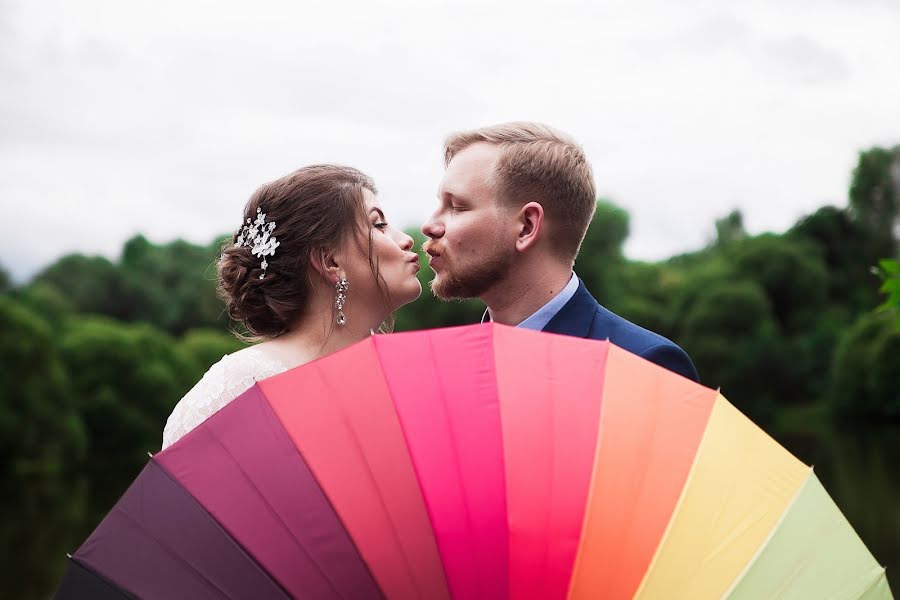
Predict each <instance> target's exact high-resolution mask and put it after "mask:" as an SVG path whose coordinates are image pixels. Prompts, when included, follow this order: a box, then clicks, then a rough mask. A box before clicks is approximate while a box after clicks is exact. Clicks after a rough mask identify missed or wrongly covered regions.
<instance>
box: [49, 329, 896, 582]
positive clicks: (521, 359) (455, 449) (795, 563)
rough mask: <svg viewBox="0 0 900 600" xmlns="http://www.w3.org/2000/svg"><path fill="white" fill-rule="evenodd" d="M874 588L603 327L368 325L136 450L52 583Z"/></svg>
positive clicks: (660, 375)
mask: <svg viewBox="0 0 900 600" xmlns="http://www.w3.org/2000/svg"><path fill="white" fill-rule="evenodd" d="M89 590H95V591H94V592H93V593H94V596H92V597H110V598H113V597H115V598H122V597H131V596H137V597H141V598H180V597H184V598H201V597H228V598H288V597H294V598H315V599H320V598H344V599H349V598H387V599H390V600H394V599H407V598H410V599H412V598H420V599H428V600H432V599H435V600H440V599H444V598H448V599H449V598H455V599H481V598H483V599H492V600H494V599H503V598H515V599H537V598H542V599H547V598H550V599H552V598H572V599H581V598H631V597H638V598H691V599H694V598H721V597H727V598H736V599H737V598H770V597H779V598H804V599H806V598H824V597H828V598H890V597H891V594H890V590H889V589H888V585H887V580H886V579H885V575H884V569H883V568H881V567H880V566H879V565H878V563H877V562H876V561H875V560H874V558H873V557H872V555H871V554H870V553H869V552H868V550H867V549H866V548H865V546H864V545H863V543H862V542H861V541H860V540H859V538H858V537H857V536H856V534H855V533H854V531H853V530H852V528H851V527H850V525H849V524H848V523H847V521H846V520H845V519H844V518H843V516H842V515H841V513H840V511H839V510H838V509H837V507H836V506H835V505H834V503H833V502H832V501H831V499H830V498H829V497H828V494H827V493H826V492H825V491H824V489H823V488H822V486H821V484H820V483H819V482H818V480H817V479H816V476H815V474H814V473H813V471H812V469H811V468H809V467H806V466H805V465H803V464H802V463H801V462H800V461H798V460H797V459H796V458H794V457H793V456H791V454H790V453H788V452H787V451H786V450H784V449H783V448H782V447H781V446H779V445H778V444H777V443H776V442H775V441H774V440H772V439H771V438H770V437H768V436H767V435H766V434H765V433H764V432H763V431H762V430H760V429H759V428H757V427H756V426H755V425H753V423H751V422H750V421H749V420H748V419H747V418H745V417H744V416H743V415H742V414H741V413H740V412H738V411H737V410H736V409H735V408H734V407H733V406H732V405H731V404H729V403H728V401H727V400H725V398H724V397H723V396H721V395H720V394H719V393H718V392H717V391H715V390H711V389H708V388H705V387H702V386H700V385H697V384H695V383H693V382H691V381H689V380H687V379H684V378H682V377H680V376H678V375H675V374H673V373H670V372H669V371H666V370H664V369H662V368H660V367H657V366H656V365H653V364H651V363H649V362H646V361H644V360H643V359H641V358H638V357H636V356H634V355H632V354H629V353H628V352H626V351H624V350H622V349H620V348H618V347H616V346H614V345H612V344H610V343H608V342H595V341H590V340H582V339H577V338H571V337H564V336H555V335H549V334H543V333H536V332H531V331H523V330H518V329H512V328H508V327H503V326H499V325H494V324H488V325H478V326H471V327H461V328H452V329H441V330H433V331H421V332H415V333H402V334H394V335H390V336H375V337H372V338H369V339H368V340H365V341H363V342H361V343H359V344H356V345H354V346H352V347H350V348H347V349H345V350H343V351H341V352H338V353H336V354H333V355H330V356H328V357H325V358H322V359H320V360H318V361H315V362H313V363H310V364H307V365H304V366H302V367H299V368H296V369H293V370H291V371H288V372H286V373H283V374H281V375H278V376H276V377H273V378H271V379H267V380H265V381H261V382H259V383H258V384H256V385H255V386H254V387H253V388H251V389H250V390H248V391H247V392H246V393H244V394H243V395H242V396H240V397H239V398H238V399H236V400H235V401H233V402H232V403H231V404H229V405H228V406H226V407H225V408H224V409H222V410H221V411H219V412H218V413H217V414H216V415H214V416H213V417H211V418H210V419H209V420H207V421H206V422H205V423H204V424H203V425H201V426H199V427H198V428H197V429H195V430H194V431H192V432H191V433H190V434H188V435H187V436H185V437H184V438H182V439H181V440H179V441H178V442H177V443H176V444H174V445H173V446H171V447H170V448H168V449H166V450H164V451H162V452H160V453H159V454H157V455H156V456H154V457H153V458H152V460H151V461H150V463H149V464H148V465H147V467H146V468H145V469H144V471H143V472H142V473H141V474H140V476H139V477H138V478H137V479H136V480H135V482H134V483H133V484H132V485H131V487H130V488H129V489H128V490H127V491H126V493H125V495H124V496H123V497H122V499H121V500H120V501H119V502H118V503H117V504H116V506H115V507H114V508H113V509H112V511H111V512H110V513H109V515H108V516H107V517H106V518H105V519H104V521H103V522H102V523H101V524H100V525H99V526H98V527H97V529H96V530H95V531H94V533H93V534H92V535H91V537H90V538H89V539H88V540H87V541H86V542H85V543H84V545H82V546H81V548H79V549H78V551H77V552H76V553H75V555H74V556H73V557H72V561H71V564H70V569H69V572H68V573H67V574H66V576H65V578H64V580H63V582H62V584H61V586H60V589H59V591H58V593H57V597H59V598H69V597H84V594H88V593H91V592H90V591H89Z"/></svg>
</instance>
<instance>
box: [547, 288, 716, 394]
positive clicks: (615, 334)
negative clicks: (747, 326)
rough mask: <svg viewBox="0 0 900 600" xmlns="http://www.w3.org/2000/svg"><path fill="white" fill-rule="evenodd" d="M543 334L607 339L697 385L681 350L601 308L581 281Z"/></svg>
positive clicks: (692, 371) (660, 337)
mask: <svg viewBox="0 0 900 600" xmlns="http://www.w3.org/2000/svg"><path fill="white" fill-rule="evenodd" d="M544 331H547V332H549V333H559V334H562V335H571V336H575V337H581V338H589V339H592V340H606V339H608V340H609V341H610V342H612V343H613V344H615V345H616V346H619V347H620V348H624V349H625V350H628V351H629V352H631V353H632V354H637V355H638V356H640V357H641V358H645V359H647V360H649V361H650V362H653V363H656V364H658V365H659V366H661V367H665V368H667V369H669V370H670V371H674V372H675V373H678V374H679V375H683V376H684V377H687V378H689V379H693V380H694V381H700V378H699V377H698V376H697V369H695V368H694V363H692V362H691V359H690V357H688V355H687V353H686V352H685V351H684V350H682V349H681V348H680V347H678V346H677V345H676V344H675V343H674V342H672V341H671V340H668V339H666V338H664V337H663V336H661V335H659V334H657V333H653V332H652V331H648V330H646V329H644V328H643V327H639V326H637V325H635V324H634V323H632V322H631V321H628V320H626V319H623V318H622V317H620V316H619V315H617V314H615V313H613V312H611V311H609V310H606V309H605V308H603V307H602V306H600V303H598V302H597V301H596V300H594V297H593V296H591V293H590V292H589V291H587V288H586V287H585V286H584V282H583V281H581V280H580V279H579V280H578V291H577V292H575V295H574V296H572V299H571V300H569V301H568V302H566V304H565V306H563V307H562V308H561V309H560V311H559V312H558V313H556V315H554V317H553V318H552V319H550V322H549V323H547V326H546V327H544Z"/></svg>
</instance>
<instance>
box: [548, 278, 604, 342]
mask: <svg viewBox="0 0 900 600" xmlns="http://www.w3.org/2000/svg"><path fill="white" fill-rule="evenodd" d="M598 306H599V305H598V304H597V301H596V300H594V297H593V296H591V293H590V292H589V291H587V288H586V287H585V286H584V282H583V281H581V279H579V280H578V290H577V291H576V292H575V295H574V296H572V298H571V299H570V300H569V301H568V302H566V304H565V306H563V307H562V308H561V309H560V310H559V312H558V313H556V315H554V316H553V318H552V319H550V322H549V323H547V326H546V327H544V331H546V332H548V333H559V334H561V335H571V336H574V337H581V338H586V337H588V336H589V335H590V333H591V323H593V321H594V315H596V314H597V307H598Z"/></svg>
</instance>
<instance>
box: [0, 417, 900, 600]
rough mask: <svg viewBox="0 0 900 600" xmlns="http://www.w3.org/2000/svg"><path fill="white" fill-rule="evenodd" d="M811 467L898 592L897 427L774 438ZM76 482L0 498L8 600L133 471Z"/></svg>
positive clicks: (6, 486) (81, 533)
mask: <svg viewBox="0 0 900 600" xmlns="http://www.w3.org/2000/svg"><path fill="white" fill-rule="evenodd" d="M774 435H775V437H776V439H778V441H779V442H781V443H782V444H784V446H785V447H786V448H787V449H788V450H790V451H791V452H793V453H794V454H795V455H796V456H797V457H798V458H800V459H801V460H802V461H803V462H805V463H807V464H812V465H814V467H815V469H816V473H817V474H818V476H819V479H820V480H821V481H822V484H823V485H824V486H825V489H827V490H828V492H829V493H830V494H831V496H832V497H833V498H834V499H835V502H837V504H838V506H839V507H840V508H841V510H842V511H843V512H844V514H845V515H846V516H847V519H848V520H849V521H850V523H851V524H852V525H853V527H854V528H855V529H856V531H857V532H858V533H859V535H860V536H861V537H862V539H863V541H864V542H865V543H866V545H867V546H868V547H869V549H870V550H871V551H872V553H873V554H874V555H875V558H876V559H877V560H878V561H879V562H880V563H881V564H883V565H885V566H886V567H887V573H888V580H889V582H890V584H891V589H892V590H893V591H894V592H895V593H896V592H897V591H898V590H900V470H898V467H897V462H896V458H897V457H898V456H900V427H894V428H884V429H875V430H873V429H866V430H853V429H832V428H821V429H819V430H809V431H803V432H775V434H774ZM127 471H128V472H120V473H115V472H113V471H110V470H106V471H104V472H103V473H98V474H83V475H81V476H78V477H67V478H62V477H60V478H53V479H34V478H27V479H26V478H21V479H13V480H7V481H5V482H3V486H2V493H0V549H2V550H0V551H2V553H3V555H2V557H0V558H2V560H0V563H2V564H3V565H4V568H3V570H2V571H0V573H2V575H0V590H3V592H4V594H3V596H4V597H8V598H23V599H28V598H48V597H50V595H51V594H52V593H53V591H54V590H55V589H56V585H57V582H58V581H59V579H60V578H61V577H62V573H63V571H64V569H65V567H66V560H67V559H66V553H67V552H69V553H71V552H73V551H74V550H75V549H76V548H77V547H78V546H79V545H80V544H81V542H82V541H83V540H84V539H85V538H86V537H87V536H88V535H89V534H90V532H91V531H92V530H93V529H94V527H96V525H97V523H99V522H100V520H101V519H102V517H103V515H104V514H105V512H106V511H107V510H108V509H109V508H110V507H111V506H112V505H113V504H114V503H115V501H116V500H117V499H118V497H119V496H120V495H121V494H122V492H123V491H124V490H125V488H126V487H127V485H128V483H129V482H130V481H131V479H132V478H133V477H134V476H136V475H137V472H138V471H137V470H135V471H134V472H131V470H130V469H128V470H127Z"/></svg>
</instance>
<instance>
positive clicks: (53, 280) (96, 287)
mask: <svg viewBox="0 0 900 600" xmlns="http://www.w3.org/2000/svg"><path fill="white" fill-rule="evenodd" d="M33 282H34V283H46V284H50V285H52V286H54V287H55V288H56V289H57V290H59V291H60V292H61V293H62V294H63V295H64V297H65V298H66V300H67V301H68V302H70V303H71V304H72V306H73V307H74V309H75V310H76V311H77V312H80V313H93V314H102V315H107V316H110V317H113V318H117V319H127V318H128V317H129V316H130V315H129V310H130V306H131V305H132V303H133V302H134V301H135V299H136V298H137V297H138V294H137V293H136V291H135V290H134V288H133V286H131V285H129V282H127V281H126V280H125V279H124V278H123V277H122V274H121V272H120V270H119V269H118V268H117V267H116V265H114V264H113V263H111V262H110V261H109V260H107V259H105V258H103V257H99V256H83V255H81V254H69V255H67V256H64V257H62V258H61V259H59V260H58V261H56V262H55V263H53V264H52V265H50V266H49V267H47V268H46V269H44V271H42V272H41V273H39V274H38V275H37V276H36V277H35V278H34V280H33Z"/></svg>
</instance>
